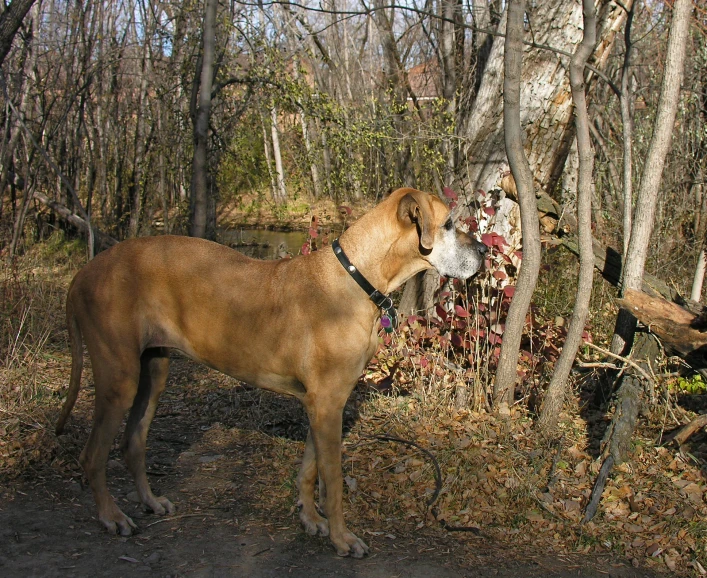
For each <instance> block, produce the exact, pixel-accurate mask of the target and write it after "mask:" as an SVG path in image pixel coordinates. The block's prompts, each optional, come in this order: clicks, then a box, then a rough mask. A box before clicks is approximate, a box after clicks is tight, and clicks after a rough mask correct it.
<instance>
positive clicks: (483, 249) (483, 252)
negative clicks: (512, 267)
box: [476, 241, 489, 257]
mask: <svg viewBox="0 0 707 578" xmlns="http://www.w3.org/2000/svg"><path fill="white" fill-rule="evenodd" d="M476 250H477V251H478V252H479V255H481V256H482V257H483V256H484V255H486V253H488V250H489V248H488V247H487V246H486V245H484V244H483V243H479V241H476Z"/></svg>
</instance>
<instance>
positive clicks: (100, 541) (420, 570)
mask: <svg viewBox="0 0 707 578" xmlns="http://www.w3.org/2000/svg"><path fill="white" fill-rule="evenodd" d="M177 495H178V493H177ZM178 504H179V506H180V510H179V511H180V514H178V515H177V516H176V517H175V518H173V519H170V520H165V519H163V520H160V519H159V518H156V517H154V516H152V515H148V514H145V515H144V517H138V516H139V514H140V513H139V512H137V511H133V512H131V514H132V515H133V517H134V519H135V520H136V521H137V522H138V523H139V524H140V525H141V527H142V533H140V534H139V535H137V536H134V537H131V538H118V537H111V536H108V535H107V534H106V533H105V532H103V531H102V530H101V528H100V527H99V525H98V523H97V522H96V521H95V518H92V514H93V503H92V499H91V497H90V495H89V492H88V491H87V490H83V489H81V487H80V486H79V485H78V484H74V483H68V484H67V483H64V484H62V483H61V482H60V481H59V480H56V479H54V480H45V481H43V482H42V483H37V484H36V485H34V486H29V485H27V486H24V487H23V489H22V490H19V489H18V491H17V492H16V494H15V497H14V499H11V500H10V501H5V503H4V505H3V507H2V511H1V512H0V528H1V530H0V532H2V546H1V547H0V574H1V575H2V576H5V577H7V578H10V577H13V578H14V577H31V576H37V577H40V576H41V577H53V576H57V577H59V576H105V577H119V576H163V577H166V576H175V577H176V576H190V577H202V576H203V577H207V576H208V577H211V576H213V577H218V576H248V577H255V578H261V577H262V578H266V577H281V576H293V577H303V578H313V577H319V576H340V577H354V576H356V577H364V578H378V577H380V578H388V577H393V576H405V577H407V578H410V577H419V578H432V577H434V578H457V577H462V576H469V577H471V576H484V577H485V576H500V577H509V578H510V577H513V576H519V577H520V576H528V577H534V576H537V577H545V576H558V577H569V576H587V577H588V576H615V577H636V578H637V577H639V576H640V577H643V576H657V575H656V574H654V573H652V572H648V571H645V570H636V569H634V568H631V567H630V566H628V565H627V564H626V563H625V562H622V561H621V560H611V559H609V558H582V559H579V558H578V557H566V558H552V557H546V556H535V557H533V558H528V557H524V556H523V555H522V554H521V553H519V552H516V551H513V550H512V546H508V545H493V544H489V543H488V542H487V541H486V540H484V539H483V538H473V539H468V540H464V541H457V540H456V539H454V538H451V537H448V536H444V535H442V534H441V533H437V532H430V531H425V532H421V533H420V535H418V536H417V537H408V538H398V537H396V538H395V539H392V537H386V536H366V538H367V539H368V542H369V544H370V545H371V546H372V554H371V555H370V556H368V557H367V558H366V559H364V560H351V559H341V558H338V557H337V556H336V555H335V554H334V552H333V550H331V548H330V547H329V544H328V543H327V540H325V539H323V538H312V537H309V536H306V535H304V534H303V533H302V532H301V531H300V529H299V528H298V527H297V525H296V523H295V521H296V520H295V516H294V515H291V516H286V517H285V518H284V519H278V520H275V523H273V524H270V525H266V524H264V523H263V522H262V521H261V520H254V519H249V518H247V517H246V518H240V519H239V515H238V514H239V512H238V511H235V512H226V511H219V510H209V511H207V512H198V511H194V507H193V504H190V503H189V502H187V503H184V500H182V501H181V503H180V502H178ZM506 547H509V548H511V551H510V552H504V551H503V550H504V548H506Z"/></svg>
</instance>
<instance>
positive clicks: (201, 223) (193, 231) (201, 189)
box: [189, 0, 218, 239]
mask: <svg viewBox="0 0 707 578" xmlns="http://www.w3.org/2000/svg"><path fill="white" fill-rule="evenodd" d="M217 8H218V0H206V12H205V14H204V28H203V39H202V40H203V53H202V59H201V60H202V62H201V80H200V83H199V85H200V87H199V107H198V109H197V112H196V116H195V118H194V160H193V162H192V179H191V194H192V215H191V227H190V231H189V234H190V235H191V236H192V237H200V238H202V239H206V238H214V236H215V231H209V230H208V229H209V227H208V224H209V221H211V220H212V219H213V220H215V216H214V215H212V216H211V217H212V218H210V215H209V209H210V208H211V207H213V203H210V202H209V174H208V166H207V146H208V138H209V117H210V114H211V85H212V80H213V74H214V45H215V43H216V32H215V30H216V10H217ZM213 208H215V207H213Z"/></svg>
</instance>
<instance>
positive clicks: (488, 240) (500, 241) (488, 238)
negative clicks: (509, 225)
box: [481, 233, 508, 250]
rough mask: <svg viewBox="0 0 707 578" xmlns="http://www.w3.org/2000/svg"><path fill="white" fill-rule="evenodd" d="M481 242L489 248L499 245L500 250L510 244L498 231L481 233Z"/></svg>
mask: <svg viewBox="0 0 707 578" xmlns="http://www.w3.org/2000/svg"><path fill="white" fill-rule="evenodd" d="M481 242H482V243H483V244H484V245H486V246H487V247H489V248H491V247H498V249H499V250H502V249H503V248H504V247H507V246H508V243H507V242H506V240H505V239H504V238H503V237H501V235H499V234H498V233H484V234H483V235H481Z"/></svg>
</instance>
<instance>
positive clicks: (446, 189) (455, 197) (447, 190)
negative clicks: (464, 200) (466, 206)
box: [442, 187, 459, 201]
mask: <svg viewBox="0 0 707 578" xmlns="http://www.w3.org/2000/svg"><path fill="white" fill-rule="evenodd" d="M442 192H443V193H444V196H445V197H447V198H448V199H449V200H451V201H457V200H459V195H457V194H456V193H455V192H454V191H453V190H452V189H450V188H449V187H444V189H443V190H442Z"/></svg>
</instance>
